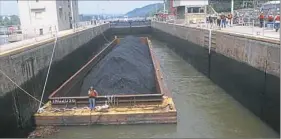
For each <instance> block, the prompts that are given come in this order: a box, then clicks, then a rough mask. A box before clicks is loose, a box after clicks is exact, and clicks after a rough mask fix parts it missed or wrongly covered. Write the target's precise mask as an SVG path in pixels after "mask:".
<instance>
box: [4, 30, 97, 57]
mask: <svg viewBox="0 0 281 139" xmlns="http://www.w3.org/2000/svg"><path fill="white" fill-rule="evenodd" d="M94 26H95V25H89V26H87V27H80V28H77V29H76V32H77V31H81V30H84V29H88V28H92V27H94ZM72 33H74V30H73V29H70V30H64V31H60V32H58V38H59V37H62V36H66V35H68V34H72ZM54 36H55V34H46V35H43V36H38V37H34V38H31V39H27V40H22V41H18V42H14V43H9V44H4V45H0V56H1V55H3V54H5V53H9V52H11V51H14V50H18V49H22V48H25V47H29V46H30V45H33V44H36V43H38V42H44V41H48V40H50V39H55V37H54Z"/></svg>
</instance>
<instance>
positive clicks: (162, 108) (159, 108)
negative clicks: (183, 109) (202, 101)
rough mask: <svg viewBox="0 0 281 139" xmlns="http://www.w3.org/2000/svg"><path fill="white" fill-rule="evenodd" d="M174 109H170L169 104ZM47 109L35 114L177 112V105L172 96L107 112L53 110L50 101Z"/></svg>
mask: <svg viewBox="0 0 281 139" xmlns="http://www.w3.org/2000/svg"><path fill="white" fill-rule="evenodd" d="M168 104H169V105H170V107H172V108H173V109H172V110H170V109H169V106H167V105H168ZM45 106H46V109H45V111H44V112H43V113H40V114H39V113H36V114H35V116H36V117H37V116H38V117H41V116H43V117H44V116H74V115H75V116H89V115H118V114H144V113H167V112H176V109H175V105H174V103H173V100H172V98H168V97H166V98H164V100H163V103H162V104H159V105H136V106H122V107H121V106H119V107H111V108H109V109H108V111H107V112H95V111H90V110H89V109H84V108H78V109H74V110H69V111H64V112H53V111H52V110H54V109H53V108H52V107H51V105H50V102H48V103H47V104H46V105H45Z"/></svg>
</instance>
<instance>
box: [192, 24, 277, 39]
mask: <svg viewBox="0 0 281 139" xmlns="http://www.w3.org/2000/svg"><path fill="white" fill-rule="evenodd" d="M188 26H191V27H200V28H210V25H208V26H206V25H205V24H201V25H200V24H192V25H188ZM213 29H219V28H218V27H217V26H214V27H213ZM220 30H222V31H228V32H233V33H239V34H245V35H254V36H262V37H266V38H272V39H279V38H280V32H279V31H280V30H279V31H278V32H276V31H275V30H274V29H266V28H259V27H251V26H232V27H230V26H227V27H226V28H221V29H220Z"/></svg>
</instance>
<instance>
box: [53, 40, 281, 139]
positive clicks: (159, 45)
mask: <svg viewBox="0 0 281 139" xmlns="http://www.w3.org/2000/svg"><path fill="white" fill-rule="evenodd" d="M151 41H152V44H153V47H154V49H153V51H154V53H155V54H156V56H157V58H158V60H159V62H160V64H161V68H162V72H163V74H164V78H165V80H166V85H167V86H168V88H169V89H170V91H171V93H172V96H173V99H174V102H175V104H176V107H177V111H178V123H177V124H170V125H169V124H167V125H165V124H164V125H113V126H97V125H96V126H95V125H94V126H73V127H60V132H59V133H57V134H55V135H52V136H51V137H59V138H69V137H71V138H93V137H95V138H161V137H163V138H166V137H168V138H201V137H202V138H206V137H208V138H209V137H212V138H229V137H235V138H236V137H237V138H239V137H253V138H277V137H279V135H278V133H276V132H275V131H274V130H273V129H271V128H270V127H269V126H267V125H266V124H265V123H263V122H262V121H261V120H260V119H259V118H258V117H256V116H255V115H253V114H252V113H251V112H250V111H248V110H247V109H246V108H244V107H243V106H242V105H240V104H239V103H238V102H237V101H235V100H234V99H233V98H232V97H231V96H230V95H228V94H227V93H226V92H225V91H224V90H222V89H221V88H220V87H218V86H217V85H215V84H214V83H212V82H211V81H210V80H209V79H208V78H207V77H205V76H204V75H203V74H201V73H200V72H198V71H197V70H196V69H194V68H193V67H192V66H191V65H190V64H188V63H187V62H185V61H184V60H183V59H181V58H180V57H179V56H178V55H177V54H175V53H174V52H173V51H172V50H170V49H169V48H168V47H167V46H166V44H165V43H163V42H159V41H157V40H153V39H152V40H151Z"/></svg>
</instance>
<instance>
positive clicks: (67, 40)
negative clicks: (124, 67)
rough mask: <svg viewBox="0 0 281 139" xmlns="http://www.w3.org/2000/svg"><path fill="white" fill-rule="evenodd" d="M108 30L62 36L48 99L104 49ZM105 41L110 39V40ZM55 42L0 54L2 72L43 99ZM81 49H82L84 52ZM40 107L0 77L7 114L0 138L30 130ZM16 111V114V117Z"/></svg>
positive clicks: (0, 107)
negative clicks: (52, 91) (50, 94)
mask: <svg viewBox="0 0 281 139" xmlns="http://www.w3.org/2000/svg"><path fill="white" fill-rule="evenodd" d="M46 2H48V1H46ZM50 2H51V1H50ZM108 29H109V25H108V24H103V25H99V26H96V27H94V26H92V27H90V28H86V29H83V30H80V31H77V32H73V30H67V31H63V32H62V33H60V34H59V37H58V40H57V44H56V50H55V53H54V58H53V63H52V69H51V71H50V76H49V81H48V85H47V88H46V93H45V94H46V97H47V96H48V95H49V94H48V92H49V91H50V89H51V90H52V89H54V88H57V85H59V84H60V83H59V82H61V83H62V82H63V81H64V80H66V79H67V78H68V77H70V76H71V75H72V74H73V72H75V71H76V70H78V69H79V68H80V67H81V66H82V64H84V63H86V62H87V60H88V59H89V58H90V57H91V56H92V55H93V54H95V52H97V51H98V50H100V49H101V48H102V47H103V44H104V43H105V42H106V40H105V36H103V35H106V31H107V30H108ZM102 33H105V34H102ZM42 37H45V36H42ZM106 38H108V39H110V38H109V37H106ZM54 40H55V38H54V37H53V38H50V37H48V38H46V37H45V38H41V39H39V40H38V41H34V40H33V39H31V40H30V41H28V40H26V42H24V43H23V42H16V43H17V44H18V45H20V44H21V45H20V47H19V46H17V47H16V46H14V47H15V48H14V49H13V50H8V49H6V50H7V51H6V50H5V51H4V52H3V51H1V52H3V53H0V61H1V62H0V67H1V68H0V70H1V72H2V71H3V72H4V73H5V74H6V75H8V76H9V77H10V78H11V79H12V80H13V81H14V82H16V83H17V84H18V85H20V86H22V88H23V89H24V90H26V91H27V92H28V93H30V94H31V95H33V96H34V97H36V98H37V99H40V97H41V94H42V89H43V83H44V80H45V78H46V74H47V73H46V70H47V68H48V66H49V62H50V59H51V55H52V49H53V47H54ZM7 45H9V44H7ZM82 47H83V49H81V48H82ZM73 57H75V59H73ZM74 61H75V62H74ZM54 78H56V79H54ZM53 87H54V88H53ZM46 97H44V98H46ZM12 99H18V101H17V102H16V101H10V100H12ZM5 100H6V101H5ZM38 104H39V103H38V102H37V101H35V100H34V99H32V98H30V97H29V96H28V95H27V94H25V93H24V92H22V90H20V89H19V88H18V87H17V86H16V85H15V84H13V83H12V82H11V81H10V80H9V79H8V78H7V77H5V76H4V75H3V73H0V110H3V111H6V112H5V113H1V114H0V117H1V118H0V123H1V126H0V129H1V130H0V134H1V135H2V136H7V135H11V134H14V133H16V132H18V131H17V130H16V129H17V127H24V128H26V127H28V126H30V125H29V124H28V123H30V122H29V120H30V117H31V116H32V115H33V113H34V112H35V111H37V109H38ZM13 111H17V114H15V113H14V112H13Z"/></svg>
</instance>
